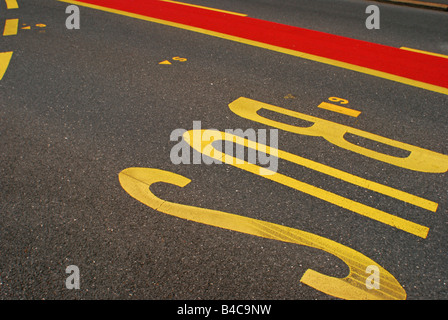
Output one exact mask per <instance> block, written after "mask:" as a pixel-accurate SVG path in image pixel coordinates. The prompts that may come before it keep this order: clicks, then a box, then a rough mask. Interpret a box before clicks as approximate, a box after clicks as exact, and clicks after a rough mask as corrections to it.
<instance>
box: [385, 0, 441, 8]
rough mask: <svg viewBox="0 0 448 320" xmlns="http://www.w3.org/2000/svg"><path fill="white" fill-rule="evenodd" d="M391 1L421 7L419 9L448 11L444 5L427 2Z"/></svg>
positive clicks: (391, 0) (412, 0) (411, 0)
mask: <svg viewBox="0 0 448 320" xmlns="http://www.w3.org/2000/svg"><path fill="white" fill-rule="evenodd" d="M389 1H390V2H396V3H404V4H409V5H414V6H419V7H426V8H433V9H442V10H448V5H446V4H443V3H435V2H425V1H418V0H389Z"/></svg>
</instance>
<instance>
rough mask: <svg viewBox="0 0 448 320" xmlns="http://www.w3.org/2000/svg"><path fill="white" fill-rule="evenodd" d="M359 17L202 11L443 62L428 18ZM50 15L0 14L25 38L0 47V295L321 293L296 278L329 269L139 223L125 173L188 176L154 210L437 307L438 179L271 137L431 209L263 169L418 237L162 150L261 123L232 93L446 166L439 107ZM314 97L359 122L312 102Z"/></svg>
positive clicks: (409, 94) (438, 21)
mask: <svg viewBox="0 0 448 320" xmlns="http://www.w3.org/2000/svg"><path fill="white" fill-rule="evenodd" d="M192 3H193V2H192ZM194 3H197V4H200V5H208V6H211V4H210V3H209V2H208V1H199V0H197V1H196V0H195V2H194ZM213 4H214V3H213ZM2 5H3V7H2V9H4V3H2ZM365 5H366V4H365V3H364V2H360V1H323V0H316V1H312V3H311V1H292V0H282V1H268V0H250V1H237V0H226V1H222V2H220V4H219V6H216V7H220V8H221V9H225V10H232V11H235V12H243V13H247V14H249V15H250V16H251V17H256V18H260V19H265V20H270V21H276V22H282V23H285V24H290V25H296V26H299V27H304V28H309V29H314V30H318V31H324V32H329V33H334V34H339V35H343V36H347V37H352V38H357V39H362V40H366V41H371V42H376V43H381V44H386V45H391V46H396V47H401V46H406V47H411V48H416V49H421V50H427V51H433V52H437V53H441V54H448V36H447V35H448V32H447V31H448V19H447V16H446V14H444V13H442V12H433V11H427V10H419V9H416V8H407V7H397V6H389V5H386V4H379V5H380V6H381V10H382V11H381V12H382V20H381V29H380V30H371V31H369V30H367V29H366V28H365V26H364V21H365V17H366V15H365V13H364V12H363V10H365ZM66 7H67V4H66V3H62V2H58V1H53V0H41V1H31V0H29V1H25V0H23V1H20V8H19V9H17V10H16V11H14V12H11V11H10V10H8V11H6V10H0V18H1V21H2V25H3V21H4V20H5V19H9V18H19V19H20V20H19V22H20V25H21V26H22V23H23V24H26V25H30V26H33V27H32V28H31V29H30V30H22V29H20V30H19V32H18V34H17V35H16V36H10V37H0V52H3V51H9V50H12V51H14V55H13V58H12V60H11V62H10V64H9V67H8V69H7V71H6V73H5V76H4V78H3V79H2V80H1V81H0V150H1V153H0V182H1V184H0V194H1V198H0V199H1V200H0V253H1V259H0V299H47V300H48V299H50V300H51V299H212V300H213V299H281V300H302V299H305V300H310V299H322V300H325V299H334V298H333V297H331V296H328V295H326V294H324V293H322V292H319V291H317V290H315V289H313V288H311V287H308V286H306V285H304V284H301V283H300V278H301V277H302V275H303V274H304V272H305V271H306V270H307V269H313V270H317V271H319V272H322V273H324V274H328V275H331V276H335V277H344V276H345V275H346V274H347V266H346V265H345V264H344V263H342V261H340V260H339V259H337V258H336V257H334V256H333V255H331V254H328V253H325V252H323V251H320V250H317V249H312V248H308V247H304V246H298V245H293V244H286V243H282V242H279V241H274V240H266V239H261V238H257V237H253V236H249V235H244V234H240V233H236V232H232V231H229V230H224V229H218V228H213V227H209V226H205V225H201V224H198V223H194V222H189V221H186V220H182V219H177V218H174V217H170V216H168V215H165V214H162V213H160V212H157V211H154V210H152V209H151V208H149V207H147V206H145V205H144V204H142V203H140V202H138V201H136V200H135V199H133V198H132V197H130V196H129V195H128V194H127V193H126V192H125V191H124V190H123V189H122V187H121V186H120V184H119V181H118V173H119V172H120V171H122V170H124V169H126V168H129V167H138V166H139V167H148V168H158V169H162V170H167V171H172V172H175V173H178V174H181V175H184V176H185V177H188V178H190V179H191V180H192V183H190V185H188V187H185V188H177V187H174V186H167V185H160V186H157V188H156V189H155V192H156V193H157V194H159V195H160V197H162V198H164V199H167V200H170V201H174V202H177V203H182V204H189V205H194V206H198V207H203V208H210V209H216V210H222V211H225V212H229V213H235V214H239V215H244V216H248V217H252V218H256V219H260V220H264V221H270V222H274V223H277V224H281V225H285V226H290V227H294V228H297V229H301V230H305V231H308V232H312V233H315V234H318V235H321V236H323V237H326V238H328V239H332V240H334V241H336V242H339V243H341V244H344V245H346V246H348V247H350V248H353V249H355V250H357V251H359V252H361V253H363V254H365V255H367V256H368V257H370V258H371V259H373V260H374V261H376V262H378V263H379V264H380V265H381V266H383V267H384V268H385V269H386V270H388V271H389V272H390V273H391V274H393V275H394V276H395V277H396V279H397V280H398V281H399V282H400V283H401V284H402V285H403V287H404V289H405V290H406V292H407V295H408V299H417V300H418V299H447V298H448V271H447V262H448V258H447V252H448V251H447V249H448V218H447V213H448V211H447V210H448V194H447V187H448V181H447V179H446V178H447V176H446V173H443V174H427V173H420V172H415V171H410V170H406V169H403V168H398V167H395V166H391V165H387V164H385V163H381V162H378V161H375V160H372V159H368V158H365V157H362V156H360V155H358V154H355V153H353V152H350V151H347V150H344V149H341V148H337V147H335V146H333V145H332V144H330V143H328V142H326V141H324V140H323V139H321V138H317V137H310V136H298V135H294V134H291V133H287V132H283V131H279V148H280V149H282V150H286V151H288V152H291V153H294V154H298V155H300V156H303V157H306V158H308V159H311V160H315V161H318V162H321V163H323V164H326V165H329V166H332V167H335V168H338V169H340V170H343V171H346V172H350V173H352V174H355V175H359V176H361V177H364V178H366V179H370V180H373V181H376V182H378V183H382V184H385V185H388V186H392V187H395V188H397V189H400V190H404V191H406V192H409V193H412V194H416V195H419V196H421V197H423V198H426V199H430V200H432V201H435V202H437V203H438V204H439V208H438V210H437V212H435V213H432V212H429V211H426V210H423V209H421V208H418V207H414V206H412V205H409V204H405V203H403V202H401V201H398V200H394V199H392V198H389V197H386V196H382V195H379V194H377V193H374V192H371V191H367V190H365V189H362V188H359V187H355V186H353V185H351V184H348V183H345V182H342V181H341V180H338V179H335V178H331V177H328V176H326V175H323V174H321V173H318V172H316V171H313V170H310V169H305V168H303V167H299V166H297V165H294V164H292V163H288V162H286V161H280V164H279V171H281V172H282V173H283V174H285V175H288V176H291V177H293V178H296V179H298V180H300V181H304V182H307V183H310V184H313V185H315V186H318V187H320V188H324V189H326V190H329V191H332V192H335V193H338V194H340V195H342V196H345V197H349V198H351V199H354V200H355V201H360V202H362V203H365V204H367V205H370V206H375V207H378V208H380V209H382V210H385V211H387V212H392V213H394V214H396V215H398V216H400V217H402V218H405V219H409V220H411V221H414V222H416V223H419V224H422V225H425V226H427V227H429V228H430V231H429V235H428V237H427V238H426V239H422V238H419V237H416V236H414V235H412V234H409V233H406V232H403V231H401V230H397V229H395V228H393V227H390V226H387V225H385V224H382V223H379V222H377V221H374V220H372V219H368V218H366V217H363V216H361V215H359V214H356V213H354V212H351V211H349V210H346V209H343V208H340V207H337V206H335V205H331V204H329V203H328V202H325V201H322V200H319V199H317V198H315V197H312V196H309V195H306V194H304V193H301V192H298V191H296V190H293V189H291V188H288V187H286V186H282V185H280V184H276V183H275V182H272V181H268V180H266V179H264V178H262V177H260V176H256V175H253V174H251V173H248V172H244V171H241V170H239V169H237V168H234V167H232V166H227V165H205V164H201V165H193V164H192V165H174V164H172V162H171V160H170V150H171V148H172V147H173V146H174V144H175V143H174V142H172V141H170V139H169V138H170V134H171V132H172V131H173V130H175V129H177V128H185V129H192V125H193V121H201V123H202V127H203V128H216V129H219V130H222V131H224V130H225V129H236V128H243V129H246V128H255V129H263V128H268V127H267V126H264V125H262V124H258V123H255V122H253V121H250V120H247V119H244V118H241V117H238V116H237V115H235V114H234V113H232V112H231V111H230V110H229V108H228V104H229V103H231V102H232V101H234V100H235V99H237V98H239V97H247V98H251V99H255V100H258V101H262V102H265V103H269V104H273V105H276V106H280V107H283V108H288V109H291V110H295V111H298V112H302V113H306V114H309V115H313V116H317V117H321V118H324V119H328V120H330V121H334V122H339V123H342V124H345V125H348V126H353V127H355V128H358V129H361V130H365V131H368V132H372V133H376V134H379V135H382V136H385V137H388V138H391V139H396V140H398V141H402V142H405V143H409V144H412V145H416V146H420V147H423V148H426V149H429V150H432V151H436V152H439V153H442V154H448V143H447V133H448V113H447V107H448V96H446V95H443V94H438V93H434V92H430V91H426V90H423V89H419V88H415V87H411V86H407V85H404V84H400V83H396V82H392V81H389V80H384V79H380V78H375V77H372V76H368V75H365V74H360V73H356V72H352V71H348V70H345V69H341V68H337V67H333V66H329V65H324V64H320V63H317V62H312V61H308V60H304V59H299V58H297V57H293V56H288V55H284V54H281V53H277V52H272V51H268V50H265V49H261V48H256V47H252V46H248V45H245V44H240V43H236V42H231V41H228V40H224V39H219V38H213V37H210V36H206V35H203V34H198V33H193V32H190V31H186V30H180V29H176V28H172V27H168V26H163V25H159V24H155V23H150V22H146V21H141V20H137V19H132V18H128V17H124V16H119V15H114V14H111V13H106V12H101V11H96V10H93V9H88V8H83V7H80V9H81V29H80V30H67V29H66V28H65V19H66V18H67V16H68V15H67V14H65V8H66ZM39 23H43V24H45V25H46V27H45V28H37V27H34V26H35V25H36V24H39ZM173 57H182V58H186V59H187V61H184V62H182V61H175V60H172V58H173ZM163 60H170V61H171V62H172V64H171V65H160V64H159V62H161V61H163ZM332 96H336V97H342V98H345V99H347V100H349V101H350V107H352V108H354V109H356V110H360V111H362V114H361V115H360V116H359V117H358V118H356V119H354V118H351V117H347V116H344V115H341V114H337V113H334V112H330V111H327V110H323V109H319V108H317V106H318V105H319V104H320V103H321V102H322V101H326V100H327V99H328V98H329V97H332ZM288 97H289V98H288ZM360 143H362V142H360ZM68 265H77V266H78V267H79V269H80V273H81V278H80V279H81V288H80V289H79V290H68V289H67V288H66V287H65V280H66V278H67V276H68V275H67V274H66V273H65V268H66V267H67V266H68Z"/></svg>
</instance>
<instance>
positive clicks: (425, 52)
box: [400, 47, 448, 59]
mask: <svg viewBox="0 0 448 320" xmlns="http://www.w3.org/2000/svg"><path fill="white" fill-rule="evenodd" d="M400 49H403V50H408V51H413V52H418V53H423V54H427V55H430V56H436V57H440V58H445V59H448V56H447V55H444V54H440V53H434V52H429V51H423V50H417V49H412V48H407V47H401V48H400Z"/></svg>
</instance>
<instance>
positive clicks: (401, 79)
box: [58, 0, 448, 95]
mask: <svg viewBox="0 0 448 320" xmlns="http://www.w3.org/2000/svg"><path fill="white" fill-rule="evenodd" d="M58 1H60V2H66V3H71V4H75V5H79V6H84V7H88V8H91V9H96V10H101V11H105V12H109V13H115V14H119V15H122V16H126V17H130V18H135V19H140V20H145V21H150V22H154V23H159V24H163V25H167V26H171V27H175V28H179V29H184V30H189V31H193V32H198V33H202V34H206V35H209V36H213V37H218V38H222V39H226V40H230V41H235V42H239V43H244V44H247V45H251V46H255V47H259V48H263V49H268V50H271V51H276V52H280V53H284V54H288V55H292V56H296V57H299V58H303V59H307V60H312V61H316V62H320V63H324V64H328V65H331V66H335V67H339V68H344V69H347V70H352V71H356V72H360V73H364V74H368V75H371V76H375V77H378V78H383V79H387V80H391V81H395V82H399V83H403V84H407V85H410V86H414V87H417V88H422V89H425V90H429V91H433V92H438V93H442V94H446V95H448V88H444V87H440V86H436V85H432V84H429V83H425V82H421V81H417V80H412V79H408V78H405V77H400V76H396V75H393V74H390V73H386V72H382V71H377V70H373V69H369V68H365V67H360V66H356V65H354V64H350V63H346V62H341V61H337V60H333V59H328V58H324V57H320V56H315V55H312V54H308V53H304V52H300V51H296V50H291V49H285V48H282V47H278V46H274V45H270V44H266V43H262V42H258V41H253V40H248V39H244V38H240V37H235V36H230V35H227V34H224V33H219V32H215V31H210V30H206V29H202V28H197V27H191V26H188V25H184V24H180V23H175V22H171V21H166V20H161V19H155V18H151V17H146V16H143V15H139V14H134V13H129V12H126V11H121V10H116V9H110V8H106V7H101V6H97V5H92V4H88V3H83V2H79V1H74V0H58Z"/></svg>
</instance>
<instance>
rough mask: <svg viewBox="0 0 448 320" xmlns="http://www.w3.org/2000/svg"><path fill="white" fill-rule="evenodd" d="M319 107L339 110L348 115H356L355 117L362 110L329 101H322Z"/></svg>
mask: <svg viewBox="0 0 448 320" xmlns="http://www.w3.org/2000/svg"><path fill="white" fill-rule="evenodd" d="M318 107H319V108H321V109H326V110H329V111H334V112H338V113H341V114H345V115H347V116H350V117H355V118H356V117H358V116H359V115H360V114H361V111H358V110H353V109H349V108H346V107H341V106H338V105H336V104H332V103H328V102H322V103H321V104H320V105H318Z"/></svg>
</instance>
